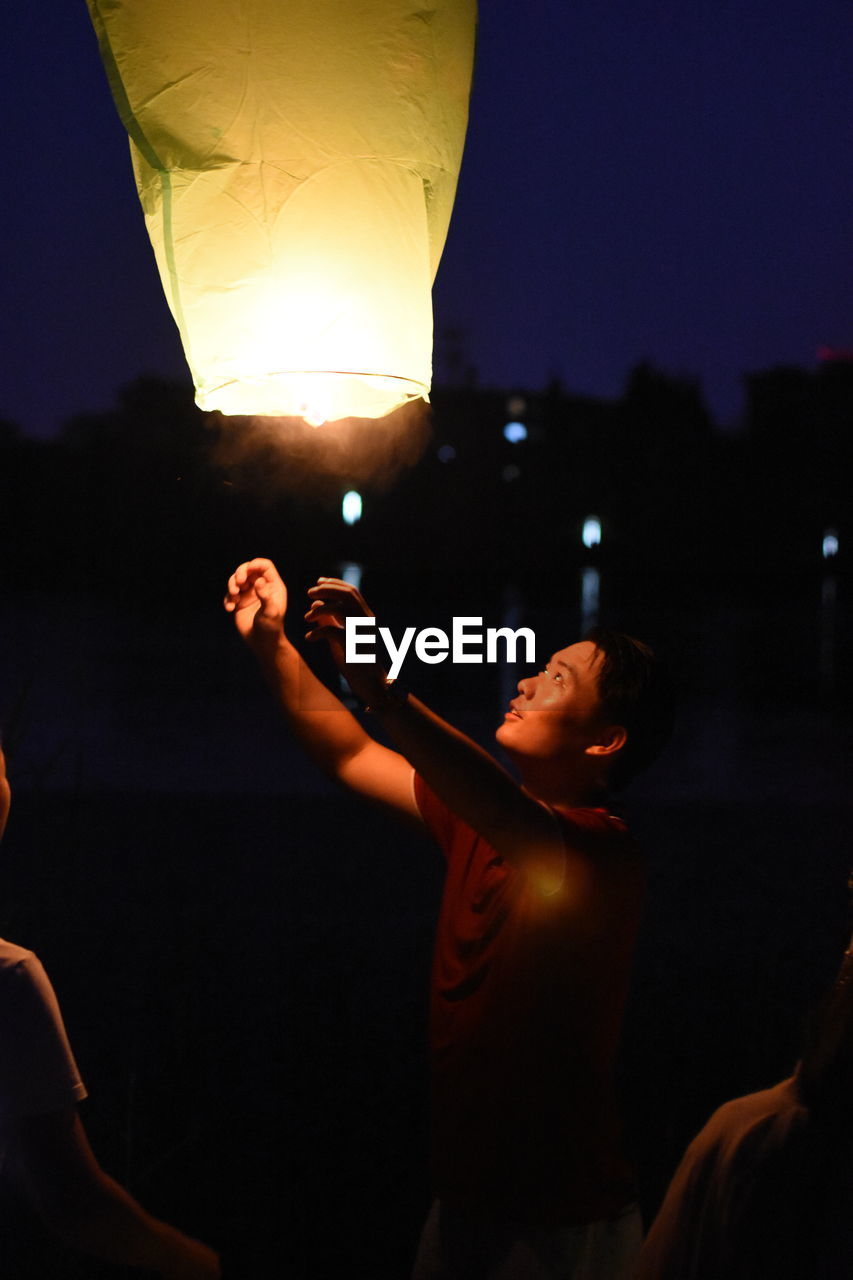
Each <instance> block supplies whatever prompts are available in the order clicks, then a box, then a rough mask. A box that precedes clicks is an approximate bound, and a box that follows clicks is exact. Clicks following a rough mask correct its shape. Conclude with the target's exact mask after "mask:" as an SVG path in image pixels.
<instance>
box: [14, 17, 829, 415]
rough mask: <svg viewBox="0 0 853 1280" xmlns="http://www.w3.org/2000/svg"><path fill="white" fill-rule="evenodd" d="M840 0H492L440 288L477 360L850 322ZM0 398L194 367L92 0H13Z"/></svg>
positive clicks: (723, 404) (731, 396) (514, 370)
mask: <svg viewBox="0 0 853 1280" xmlns="http://www.w3.org/2000/svg"><path fill="white" fill-rule="evenodd" d="M852 22H853V15H852V14H851V9H850V5H849V3H848V2H847V0H820V2H819V3H818V4H815V3H814V0H772V2H771V0H740V2H739V3H735V0H681V2H680V3H679V2H676V0H666V2H664V0H657V2H654V0H652V2H650V3H645V4H638V3H637V0H576V2H570V0H548V2H543V0H527V3H526V4H524V5H520V4H518V3H517V0H489V2H488V3H484V4H483V6H482V12H481V23H480V43H479V53H478V64H477V68H476V73H475V88H474V96H473V100H472V109H471V121H470V126H469V134H468V143H467V149H466V154H465V159H464V162H463V167H462V178H461V182H460V188H459V196H458V200H457V205H456V211H455V214H454V221H453V223H452V226H451V232H450V238H449V241H448V245H447V250H446V253H445V257H444V260H443V262H442V266H441V268H440V270H439V277H438V283H437V287H436V293H435V309H436V324H437V328H438V330H439V331H445V330H447V329H455V330H461V331H462V334H463V337H462V345H463V360H464V363H465V364H466V365H470V366H472V367H473V368H475V369H476V370H477V373H478V376H479V379H480V382H481V383H482V384H484V385H499V386H511V385H515V386H519V387H522V386H523V387H528V388H536V387H539V386H542V385H543V384H544V383H545V382H546V381H547V380H548V379H550V378H551V377H554V376H557V377H559V378H561V379H562V381H563V383H564V384H565V386H566V387H567V388H568V389H570V390H572V391H578V392H586V393H590V394H594V395H601V396H617V395H618V394H619V392H620V389H621V387H622V384H623V381H624V378H625V375H626V373H627V371H628V370H629V368H630V367H631V366H632V365H633V364H635V363H636V362H637V361H639V360H642V359H650V360H652V361H653V362H655V363H656V364H658V365H660V366H661V367H663V368H664V369H667V370H669V371H671V372H673V373H684V374H691V375H696V376H698V377H700V378H701V380H702V383H703V386H704V387H705V390H706V394H707V396H708V400H709V403H710V405H711V407H712V409H713V411H714V413H715V414H716V415H717V417H718V419H719V420H720V421H721V422H724V423H732V422H734V421H736V418H737V414H738V410H739V407H740V382H739V379H740V375H741V374H742V372H744V371H747V370H755V369H761V368H767V367H770V366H772V365H774V364H782V363H789V364H800V365H805V366H811V365H812V364H813V363H814V360H815V354H816V351H817V348H818V347H819V346H820V345H822V344H827V345H831V346H836V347H853V279H851V276H853V268H851V216H853V215H851V210H853V189H851V188H852V187H853V184H851V179H850V173H851V138H850V119H851V109H850V108H851V89H850V86H851V83H852V82H853V77H852V76H851V70H853V68H851V50H853V32H852V31H851V23H852ZM2 32H3V40H2V49H3V57H4V60H5V62H4V65H3V68H2V75H0V109H2V115H3V119H4V122H5V129H4V136H5V141H6V147H5V165H4V171H5V177H6V182H5V198H4V202H3V206H2V213H0V218H2V228H3V239H4V249H5V259H6V294H5V305H4V307H3V317H4V334H3V356H4V358H3V361H2V371H0V417H3V418H6V419H7V420H10V421H13V422H16V423H18V424H19V425H20V426H22V427H23V428H24V429H25V430H26V431H28V432H30V433H38V434H43V435H49V434H52V433H54V432H55V431H56V430H57V429H58V427H59V425H60V424H61V422H62V421H63V420H64V419H65V418H67V417H68V416H69V415H71V414H73V413H75V412H80V411H86V410H98V409H105V408H108V407H109V405H110V404H111V402H112V399H113V396H114V393H115V391H116V389H117V388H118V387H119V386H121V385H122V384H123V383H126V382H128V381H130V380H131V379H132V378H134V377H135V376H136V375H137V374H139V373H141V372H154V373H160V374H163V375H166V376H174V377H180V378H186V379H187V380H188V373H187V372H186V367H185V365H184V362H183V357H182V354H181V350H180V344H179V341H178V337H177V331H176V329H175V327H174V324H173V322H172V319H171V316H170V314H169V312H168V310H167V307H166V303H165V300H164V298H163V295H162V292H161V288H160V282H159V279H158V276H157V272H156V269H155V266H154V261H153V256H152V254H151V250H150V248H149V245H148V241H147V237H146V234H145V230H144V226H143V221H142V214H141V210H140V208H139V204H138V201H137V197H136V191H135V188H134V185H133V179H132V174H131V169H130V163H129V158H128V154H127V142H126V137H125V134H124V131H123V129H122V127H121V125H120V123H119V120H118V117H117V115H116V112H115V109H114V106H113V103H112V99H111V97H110V94H109V91H108V88H107V84H106V78H105V75H104V73H103V70H102V67H101V63H100V59H99V56H98V51H97V46H96V42H95V38H94V35H93V32H92V30H91V27H90V23H89V18H88V14H87V11H86V7H85V4H84V3H83V0H45V2H44V3H40V4H37V5H14V6H11V5H10V6H6V7H5V11H4V16H3V19H2Z"/></svg>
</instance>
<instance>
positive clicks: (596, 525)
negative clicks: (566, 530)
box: [581, 516, 601, 547]
mask: <svg viewBox="0 0 853 1280" xmlns="http://www.w3.org/2000/svg"><path fill="white" fill-rule="evenodd" d="M581 541H582V542H583V545H584V546H585V547H597V546H598V545H599V544H600V542H601V521H600V520H599V518H598V516H587V518H586V520H584V522H583V533H582V534H581Z"/></svg>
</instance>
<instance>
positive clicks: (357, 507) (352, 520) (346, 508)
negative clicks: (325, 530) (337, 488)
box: [341, 489, 362, 524]
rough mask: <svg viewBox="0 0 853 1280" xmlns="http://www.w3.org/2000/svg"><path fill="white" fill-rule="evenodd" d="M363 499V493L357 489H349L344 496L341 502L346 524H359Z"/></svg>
mask: <svg viewBox="0 0 853 1280" xmlns="http://www.w3.org/2000/svg"><path fill="white" fill-rule="evenodd" d="M361 513H362V501H361V494H360V493H358V492H357V491H356V490H355V489H349V490H348V491H347V492H346V493H345V494H344V496H343V501H342V502H341V515H342V516H343V521H344V524H357V523H358V521H359V520H360V519H361Z"/></svg>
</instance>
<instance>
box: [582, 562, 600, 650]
mask: <svg viewBox="0 0 853 1280" xmlns="http://www.w3.org/2000/svg"><path fill="white" fill-rule="evenodd" d="M600 594H601V574H600V573H599V572H598V570H597V569H593V568H591V567H587V568H586V569H582V570H581V635H586V633H587V631H589V629H590V627H594V626H596V625H597V624H598V602H599V596H600Z"/></svg>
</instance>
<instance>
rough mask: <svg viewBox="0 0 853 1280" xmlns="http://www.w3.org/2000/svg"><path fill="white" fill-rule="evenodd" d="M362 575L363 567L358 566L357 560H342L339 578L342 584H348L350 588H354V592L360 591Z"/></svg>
mask: <svg viewBox="0 0 853 1280" xmlns="http://www.w3.org/2000/svg"><path fill="white" fill-rule="evenodd" d="M363 573H364V566H363V565H360V564H359V563H358V561H357V560H344V562H343V563H342V565H341V577H342V578H343V580H344V582H348V583H349V585H350V586H351V587H355V589H356V591H360V590H361V576H362V574H363Z"/></svg>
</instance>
